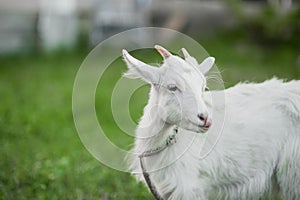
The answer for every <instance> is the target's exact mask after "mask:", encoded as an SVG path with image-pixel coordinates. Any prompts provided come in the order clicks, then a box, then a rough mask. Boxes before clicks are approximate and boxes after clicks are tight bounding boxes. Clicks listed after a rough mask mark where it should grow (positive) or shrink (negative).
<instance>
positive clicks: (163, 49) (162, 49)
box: [154, 45, 172, 59]
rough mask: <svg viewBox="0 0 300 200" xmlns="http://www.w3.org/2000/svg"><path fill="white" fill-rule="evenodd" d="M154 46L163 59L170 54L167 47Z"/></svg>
mask: <svg viewBox="0 0 300 200" xmlns="http://www.w3.org/2000/svg"><path fill="white" fill-rule="evenodd" d="M154 48H155V49H156V50H157V51H158V52H159V53H160V55H161V56H162V57H163V58H164V59H167V58H169V57H170V56H171V55H172V54H171V53H170V52H169V51H168V50H167V49H165V48H163V47H162V46H159V45H155V46H154Z"/></svg>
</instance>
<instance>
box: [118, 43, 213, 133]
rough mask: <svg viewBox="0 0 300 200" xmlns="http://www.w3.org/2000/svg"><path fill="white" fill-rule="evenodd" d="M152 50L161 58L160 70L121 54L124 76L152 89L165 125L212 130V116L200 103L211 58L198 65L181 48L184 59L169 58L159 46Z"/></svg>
mask: <svg viewBox="0 0 300 200" xmlns="http://www.w3.org/2000/svg"><path fill="white" fill-rule="evenodd" d="M155 48H156V50H157V51H158V52H159V53H160V54H161V55H162V57H163V58H164V62H163V64H162V65H161V67H159V68H158V67H153V66H150V65H148V64H145V63H144V62H142V61H140V60H137V59H136V58H134V57H132V56H131V55H130V54H129V53H128V52H127V51H126V50H123V58H124V60H125V62H126V64H127V66H128V69H129V70H128V72H127V73H125V76H126V77H129V78H141V79H142V80H144V81H146V82H147V83H150V84H151V85H152V90H151V91H153V92H154V93H155V94H152V95H154V96H156V97H157V98H156V106H157V108H159V109H158V112H160V113H159V116H160V117H161V119H162V120H163V121H164V122H165V123H168V124H177V125H178V126H179V127H181V128H184V129H187V130H191V131H195V132H205V131H207V130H208V128H209V127H210V126H211V114H210V112H209V110H208V107H207V105H206V103H205V102H204V99H203V93H204V92H205V88H206V79H205V76H204V75H205V74H206V73H207V72H208V71H209V70H210V68H211V67H212V66H213V64H214V58H213V57H208V58H206V59H205V60H204V61H203V62H202V63H201V64H198V62H197V61H196V59H195V58H193V57H191V56H190V55H189V54H188V52H187V51H186V50H185V49H184V48H183V49H182V52H183V54H184V57H185V59H182V58H180V57H178V56H175V55H172V54H171V53H170V52H168V51H167V50H166V49H164V48H163V47H161V46H158V45H156V46H155Z"/></svg>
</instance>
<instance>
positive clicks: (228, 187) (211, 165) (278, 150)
mask: <svg viewBox="0 0 300 200" xmlns="http://www.w3.org/2000/svg"><path fill="white" fill-rule="evenodd" d="M123 53H124V59H125V61H126V62H127V64H128V65H129V70H130V69H131V71H129V73H130V74H134V76H135V77H141V78H142V79H144V80H146V81H147V82H149V83H151V84H152V87H151V91H150V98H149V102H148V105H147V106H146V107H145V109H144V115H143V117H142V119H141V121H140V123H139V126H138V128H137V130H136V140H135V146H134V149H133V152H134V155H135V156H134V157H133V158H131V170H132V172H133V173H134V174H135V175H136V176H137V178H138V179H139V180H141V181H144V178H143V176H142V174H141V168H140V164H139V158H138V155H139V154H141V153H143V152H144V151H146V150H150V149H155V148H156V147H158V146H161V145H163V143H164V141H165V140H166V138H167V136H168V135H170V134H173V127H174V125H176V124H177V125H179V132H178V134H177V143H175V144H174V145H172V146H170V147H168V148H167V149H166V150H164V151H163V152H161V153H159V154H157V155H154V156H152V157H148V158H146V159H145V166H146V169H147V170H148V171H153V170H154V171H153V172H151V173H150V178H151V181H152V182H153V183H154V185H155V187H156V189H157V190H158V192H159V194H161V195H162V196H163V197H164V199H168V200H195V199H202V200H204V199H259V198H260V197H262V196H263V195H268V197H269V198H272V195H274V194H275V192H276V190H277V188H278V187H279V191H280V194H281V195H282V197H283V199H287V200H297V199H300V123H299V122H300V81H291V82H286V83H285V82H283V81H281V80H278V79H276V78H273V79H271V80H269V81H265V82H263V83H259V84H255V83H248V84H244V83H240V84H238V85H236V86H234V87H232V88H229V89H227V90H225V91H210V92H203V87H204V86H205V84H206V83H205V82H206V81H205V80H203V77H204V76H203V75H202V74H201V73H199V71H197V70H198V69H199V68H198V69H196V68H195V63H194V61H193V62H192V63H191V62H188V60H189V59H187V60H186V61H185V60H183V59H181V58H179V57H177V56H170V57H168V58H166V59H165V60H164V64H163V65H162V66H161V67H160V68H156V69H154V68H149V69H148V70H146V73H145V74H143V71H144V70H139V69H142V68H139V67H140V66H139V65H143V67H144V68H145V65H146V64H144V63H135V64H136V65H133V62H135V61H133V60H132V59H134V58H133V57H130V55H129V54H128V53H127V52H123ZM184 53H186V52H184ZM210 60H211V59H210ZM131 61H132V62H131ZM203 63H205V62H203ZM203 63H202V64H203ZM206 63H209V65H212V64H213V63H211V62H207V61H206ZM199 66H201V64H200V65H199ZM202 67H203V66H202ZM202 67H201V68H202ZM210 67H211V66H206V67H205V68H206V69H207V68H210ZM133 68H137V69H138V70H136V69H135V70H132V69H133ZM201 68H200V71H201ZM155 70H156V71H155ZM150 71H151V73H152V75H150V74H149V72H150ZM162 79H163V80H162ZM160 81H161V82H160ZM168 84H178V85H179V87H180V89H181V90H182V91H176V92H175V93H172V92H170V91H168V89H167V88H165V87H161V85H163V86H165V85H168ZM220 92H225V96H226V104H225V108H224V107H222V105H218V104H217V105H212V106H213V107H211V103H209V102H210V100H209V97H210V96H211V95H212V94H216V93H220ZM202 93H203V94H202ZM174 96H176V98H174ZM179 107H181V108H182V109H179ZM212 109H215V110H216V111H218V112H222V109H225V111H226V118H225V121H224V128H223V131H222V135H221V138H220V140H219V141H218V143H217V145H216V146H215V147H214V149H213V150H212V151H211V152H210V153H209V154H208V156H206V157H205V158H201V156H200V154H199V149H200V148H201V147H202V145H203V144H204V146H203V150H204V151H205V150H207V151H208V149H209V148H211V146H212V144H213V143H214V142H215V141H216V138H217V136H218V134H219V133H218V131H217V130H215V129H214V126H215V125H214V124H218V123H222V122H218V121H214V118H213V117H212V116H211V112H212ZM178 110H181V111H182V112H178ZM200 112H204V113H205V112H206V114H207V116H208V117H212V124H213V125H212V127H211V128H210V129H209V130H208V131H207V132H206V133H205V134H201V133H204V132H205V130H203V129H201V128H199V127H200V126H201V125H202V124H201V121H199V120H198V121H197V117H196V115H197V114H198V113H200ZM191 122H193V123H192V124H191ZM194 123H195V124H196V125H195V124H194ZM197 125H198V126H197ZM206 135H207V137H206ZM205 138H206V141H205ZM204 141H205V143H204ZM174 160H176V161H175V162H173V161H174Z"/></svg>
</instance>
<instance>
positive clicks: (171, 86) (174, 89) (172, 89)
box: [168, 84, 178, 92]
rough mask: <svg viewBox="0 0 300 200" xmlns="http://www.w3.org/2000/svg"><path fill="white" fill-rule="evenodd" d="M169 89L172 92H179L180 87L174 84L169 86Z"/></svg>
mask: <svg viewBox="0 0 300 200" xmlns="http://www.w3.org/2000/svg"><path fill="white" fill-rule="evenodd" d="M168 89H169V90H170V91H172V92H174V91H176V90H178V87H177V86H176V85H174V84H170V85H168Z"/></svg>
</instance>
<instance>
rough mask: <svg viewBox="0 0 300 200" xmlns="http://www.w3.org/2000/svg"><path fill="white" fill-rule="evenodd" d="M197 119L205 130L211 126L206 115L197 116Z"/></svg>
mask: <svg viewBox="0 0 300 200" xmlns="http://www.w3.org/2000/svg"><path fill="white" fill-rule="evenodd" d="M198 118H199V119H200V121H201V122H203V126H204V127H205V128H209V127H210V126H211V119H209V118H208V116H207V115H204V114H202V113H201V114H198Z"/></svg>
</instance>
